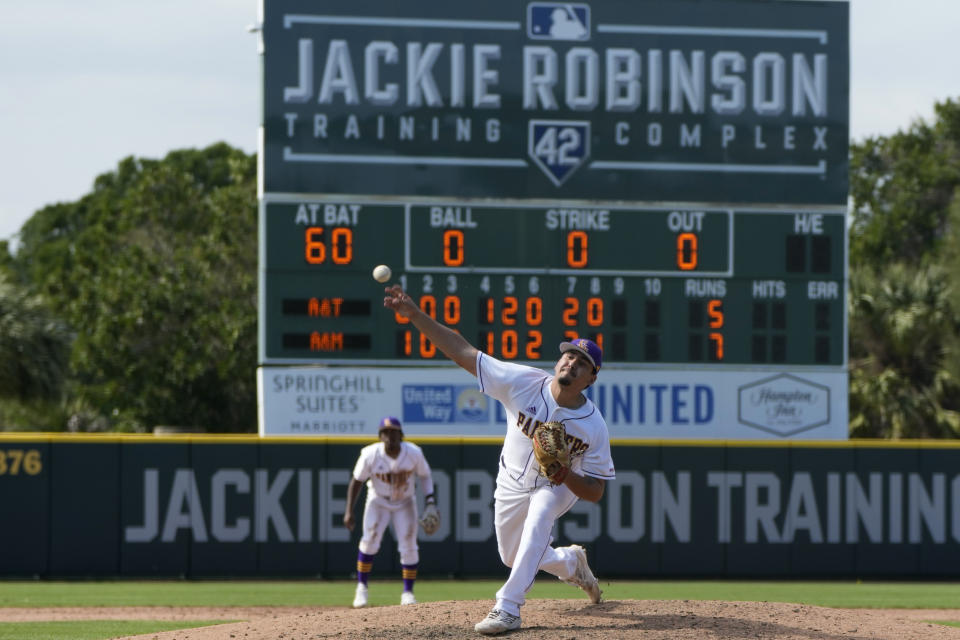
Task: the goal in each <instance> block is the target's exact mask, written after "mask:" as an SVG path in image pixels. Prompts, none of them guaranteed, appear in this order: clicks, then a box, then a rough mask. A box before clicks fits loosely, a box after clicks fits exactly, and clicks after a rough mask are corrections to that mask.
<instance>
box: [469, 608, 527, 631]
mask: <svg viewBox="0 0 960 640" xmlns="http://www.w3.org/2000/svg"><path fill="white" fill-rule="evenodd" d="M519 628H520V616H514V615H510V614H509V613H507V612H506V611H501V610H500V609H494V610H492V611H491V612H490V613H488V614H487V617H486V618H484V619H483V620H481V621H480V622H478V623H477V624H475V625H474V626H473V630H474V631H476V632H477V633H482V634H483V635H485V636H495V635H497V634H498V633H504V632H505V631H513V630H514V629H519Z"/></svg>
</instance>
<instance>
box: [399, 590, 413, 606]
mask: <svg viewBox="0 0 960 640" xmlns="http://www.w3.org/2000/svg"><path fill="white" fill-rule="evenodd" d="M400 604H417V598H416V597H415V596H414V595H413V591H404V592H403V593H401V594H400Z"/></svg>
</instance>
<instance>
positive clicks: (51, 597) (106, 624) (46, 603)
mask: <svg viewBox="0 0 960 640" xmlns="http://www.w3.org/2000/svg"><path fill="white" fill-rule="evenodd" d="M501 584H502V582H501V581H497V580H470V581H458V580H429V579H421V580H419V581H417V587H416V592H417V598H418V600H420V601H421V602H430V601H439V600H492V598H493V594H494V592H495V591H496V590H497V589H498V588H499V587H500V585H501ZM353 586H354V583H353V582H351V581H276V582H246V581H198V582H194V581H137V582H127V581H103V582H101V581H77V582H46V581H44V582H37V581H6V582H0V607H31V608H39V607H126V606H173V607H186V606H195V607H200V606H204V607H252V606H297V607H318V608H319V607H323V606H349V605H350V602H351V601H352V599H353ZM601 586H602V588H603V590H604V598H606V599H608V600H634V599H635V600H739V601H767V602H795V603H801V604H810V605H818V606H827V607H841V608H882V609H892V608H907V609H955V608H960V583H947V582H935V583H934V582H854V581H836V582H830V581H817V582H813V581H811V582H779V581H719V580H717V581H713V580H708V581H660V580H657V581H609V582H608V581H603V580H601ZM400 589H401V586H400V580H399V579H395V580H374V581H371V583H370V604H371V605H372V606H378V605H394V604H398V602H399V596H400ZM528 597H529V598H580V597H582V596H581V594H580V593H579V591H577V590H574V589H571V588H570V587H569V586H567V585H565V584H562V583H560V582H559V581H557V580H551V579H548V578H545V577H541V578H540V579H539V580H538V581H537V583H536V584H535V585H534V588H533V590H532V591H531V592H530V594H529V596H528ZM202 624H204V623H198V622H188V623H183V622H170V621H162V620H161V621H118V620H102V621H101V620H95V621H85V622H71V623H60V622H30V623H24V622H8V623H0V640H13V639H14V638H16V639H17V640H67V639H68V638H69V639H71V640H74V639H77V640H101V639H104V638H110V637H116V636H119V635H133V634H137V633H151V632H156V631H164V630H171V629H176V628H185V627H196V626H201V625H202ZM208 624H215V623H213V622H211V623H208Z"/></svg>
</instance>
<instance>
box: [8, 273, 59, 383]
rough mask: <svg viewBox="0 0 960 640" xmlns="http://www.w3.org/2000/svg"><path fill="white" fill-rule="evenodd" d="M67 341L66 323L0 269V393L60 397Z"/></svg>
mask: <svg viewBox="0 0 960 640" xmlns="http://www.w3.org/2000/svg"><path fill="white" fill-rule="evenodd" d="M68 345H69V335H68V332H67V329H66V326H65V325H64V324H63V323H62V322H60V321H58V320H57V319H56V318H55V317H54V315H53V314H52V313H50V312H49V310H47V309H46V308H45V307H44V306H43V303H42V302H41V300H40V299H39V298H38V297H36V296H30V295H28V294H27V293H26V291H24V290H23V289H21V288H19V287H16V286H15V285H14V284H13V283H11V282H10V281H9V279H8V278H7V277H6V276H4V275H3V274H2V273H0V397H2V398H4V399H7V400H10V399H13V400H18V401H31V400H50V399H55V400H59V399H60V395H61V392H62V390H63V383H64V379H65V374H66V366H67V347H68Z"/></svg>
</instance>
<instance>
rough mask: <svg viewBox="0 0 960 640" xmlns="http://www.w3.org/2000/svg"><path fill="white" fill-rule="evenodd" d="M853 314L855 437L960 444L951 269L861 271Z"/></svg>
mask: <svg viewBox="0 0 960 640" xmlns="http://www.w3.org/2000/svg"><path fill="white" fill-rule="evenodd" d="M850 306H851V310H850V334H851V345H850V346H851V348H850V434H851V436H853V437H881V438H945V437H946V438H957V437H960V413H958V412H957V409H958V408H960V405H958V400H960V384H958V383H957V378H956V377H954V376H953V375H952V374H951V373H950V371H949V370H948V368H946V367H945V361H946V359H947V358H948V357H949V356H950V353H951V352H950V350H949V349H948V348H947V344H948V343H949V337H950V336H954V335H956V334H957V331H958V329H960V323H958V320H957V315H956V313H955V312H954V309H953V308H952V306H951V304H950V281H949V277H948V272H947V271H946V269H944V268H943V267H942V266H939V265H934V266H930V267H926V268H919V269H918V268H913V267H908V266H906V265H903V264H893V265H891V266H890V267H888V268H887V269H885V270H884V272H883V273H882V274H879V275H878V274H876V273H874V272H873V271H871V270H869V269H859V270H857V271H855V272H854V274H853V277H852V278H851V283H850Z"/></svg>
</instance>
